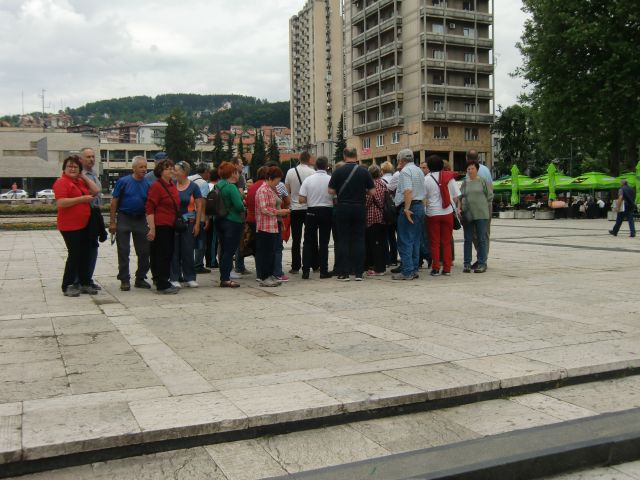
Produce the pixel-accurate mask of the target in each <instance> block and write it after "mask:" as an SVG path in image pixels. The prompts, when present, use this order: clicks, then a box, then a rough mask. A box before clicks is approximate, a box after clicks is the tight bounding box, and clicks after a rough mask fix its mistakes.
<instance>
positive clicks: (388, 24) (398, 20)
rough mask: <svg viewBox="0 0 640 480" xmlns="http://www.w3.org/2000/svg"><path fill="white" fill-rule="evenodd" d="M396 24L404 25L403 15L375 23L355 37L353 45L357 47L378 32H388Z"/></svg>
mask: <svg viewBox="0 0 640 480" xmlns="http://www.w3.org/2000/svg"><path fill="white" fill-rule="evenodd" d="M396 25H397V26H398V27H402V17H400V16H393V17H391V18H388V19H386V20H383V21H382V22H380V23H379V24H378V25H374V26H373V27H371V28H369V29H367V30H365V31H364V32H362V33H361V34H360V35H357V36H355V37H353V40H352V41H351V45H352V46H354V47H357V46H358V45H361V44H362V43H363V42H364V41H365V40H366V39H369V38H373V37H375V36H377V35H378V34H383V33H384V32H386V31H387V30H389V29H392V28H393V27H394V26H396Z"/></svg>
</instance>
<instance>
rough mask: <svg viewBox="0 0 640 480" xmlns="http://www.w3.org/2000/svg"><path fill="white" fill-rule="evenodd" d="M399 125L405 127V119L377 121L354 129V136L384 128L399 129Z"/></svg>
mask: <svg viewBox="0 0 640 480" xmlns="http://www.w3.org/2000/svg"><path fill="white" fill-rule="evenodd" d="M398 125H404V118H403V117H395V116H394V117H389V118H383V119H382V120H376V121H374V122H369V123H365V124H363V125H359V126H357V127H353V134H354V135H361V134H363V133H367V132H372V131H375V130H380V129H382V128H388V127H397V126H398Z"/></svg>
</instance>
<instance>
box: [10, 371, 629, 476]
mask: <svg viewBox="0 0 640 480" xmlns="http://www.w3.org/2000/svg"><path fill="white" fill-rule="evenodd" d="M633 375H640V367H626V368H620V369H617V370H610V371H604V372H596V373H588V374H584V375H578V376H575V377H564V378H559V379H552V380H545V381H541V382H536V383H529V384H523V385H516V386H511V387H499V388H496V389H493V390H488V391H481V392H474V393H470V394H463V395H458V396H452V397H443V398H438V399H432V400H425V401H419V402H414V403H409V404H404V405H402V404H399V405H394V406H386V407H380V408H375V407H370V404H371V402H370V401H362V403H363V404H367V405H368V406H369V408H368V409H367V410H359V411H349V412H345V411H341V412H340V413H335V414H330V415H327V416H321V415H320V416H317V417H313V418H304V419H301V420H293V421H284V422H275V423H271V424H262V425H259V426H252V427H249V428H240V429H235V430H233V429H232V430H227V431H218V432H216V433H208V434H196V435H192V436H190V435H189V432H188V430H189V428H191V427H190V426H186V427H169V428H168V429H166V433H167V436H168V437H169V438H166V439H162V440H154V441H148V442H144V437H145V434H153V437H154V438H158V435H159V434H161V432H162V430H158V431H148V432H145V431H141V432H137V433H133V434H129V435H126V434H125V435H116V436H113V439H114V441H116V443H117V445H118V446H114V447H107V446H105V438H104V437H103V438H98V439H96V440H95V442H97V445H98V448H94V449H91V448H92V445H91V443H92V440H90V439H88V440H87V439H85V440H82V441H74V443H80V444H82V447H83V448H85V449H87V450H84V451H80V452H73V453H68V454H62V455H55V456H50V457H44V458H38V459H28V460H24V459H21V460H19V461H14V462H5V463H1V464H0V478H7V477H11V476H17V475H24V474H30V473H37V472H43V471H47V470H55V469H60V468H65V467H70V466H78V465H85V464H89V463H95V462H103V461H108V460H114V459H121V458H128V457H135V456H140V455H146V454H151V453H159V452H166V451H172V450H181V449H186V448H192V447H197V446H204V445H211V444H217V443H226V442H232V441H238V440H249V439H253V438H258V437H261V436H265V435H278V434H283V433H291V432H296V431H304V430H312V429H316V428H320V427H328V426H336V425H344V424H347V423H351V422H355V421H361V420H372V419H378V418H383V417H391V416H397V415H404V414H408V413H417V412H425V411H433V410H438V409H442V408H448V407H454V406H460V405H466V404H471V403H476V402H480V401H486V400H495V399H500V398H504V397H512V396H518V395H524V394H528V393H539V392H543V391H546V390H553V389H557V388H560V387H565V386H570V385H579V384H584V383H590V382H594V381H602V380H610V379H616V378H623V377H628V376H633ZM425 394H426V393H425ZM403 396H404V395H403ZM406 397H409V398H412V399H414V398H415V394H409V395H406ZM384 400H388V399H387V398H385V399H384ZM267 415H268V414H267ZM275 415H278V414H275ZM258 416H259V417H260V416H264V415H263V414H259V415H258ZM197 427H198V428H202V427H203V425H202V424H201V425H198V426H197ZM127 436H129V437H131V440H135V441H138V440H142V442H139V443H135V441H133V442H127V441H126V439H124V441H123V437H127ZM128 443H129V444H128ZM37 448H38V447H37ZM26 453H27V452H25V451H24V450H22V452H21V458H24V456H25V454H26ZM443 478H446V477H443ZM461 478H462V477H461ZM469 478H472V477H469ZM484 478H486V477H484Z"/></svg>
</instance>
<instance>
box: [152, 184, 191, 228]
mask: <svg viewBox="0 0 640 480" xmlns="http://www.w3.org/2000/svg"><path fill="white" fill-rule="evenodd" d="M158 181H159V182H160V185H162V187H163V188H164V189H165V190H166V192H167V194H168V195H169V198H170V199H171V203H173V207H174V208H175V209H176V223H175V224H174V225H173V229H174V230H175V232H176V233H184V232H186V231H187V225H188V224H187V222H186V221H185V219H184V218H182V215H180V210H178V205H177V204H176V201H175V200H174V199H173V195H171V192H170V191H169V189H168V188H167V186H166V185H165V184H164V183H162V181H161V180H158Z"/></svg>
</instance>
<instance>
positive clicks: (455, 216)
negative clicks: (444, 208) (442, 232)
mask: <svg viewBox="0 0 640 480" xmlns="http://www.w3.org/2000/svg"><path fill="white" fill-rule="evenodd" d="M461 228H462V221H461V220H460V214H459V213H458V209H457V208H455V207H454V208H453V229H454V230H460V229H461Z"/></svg>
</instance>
